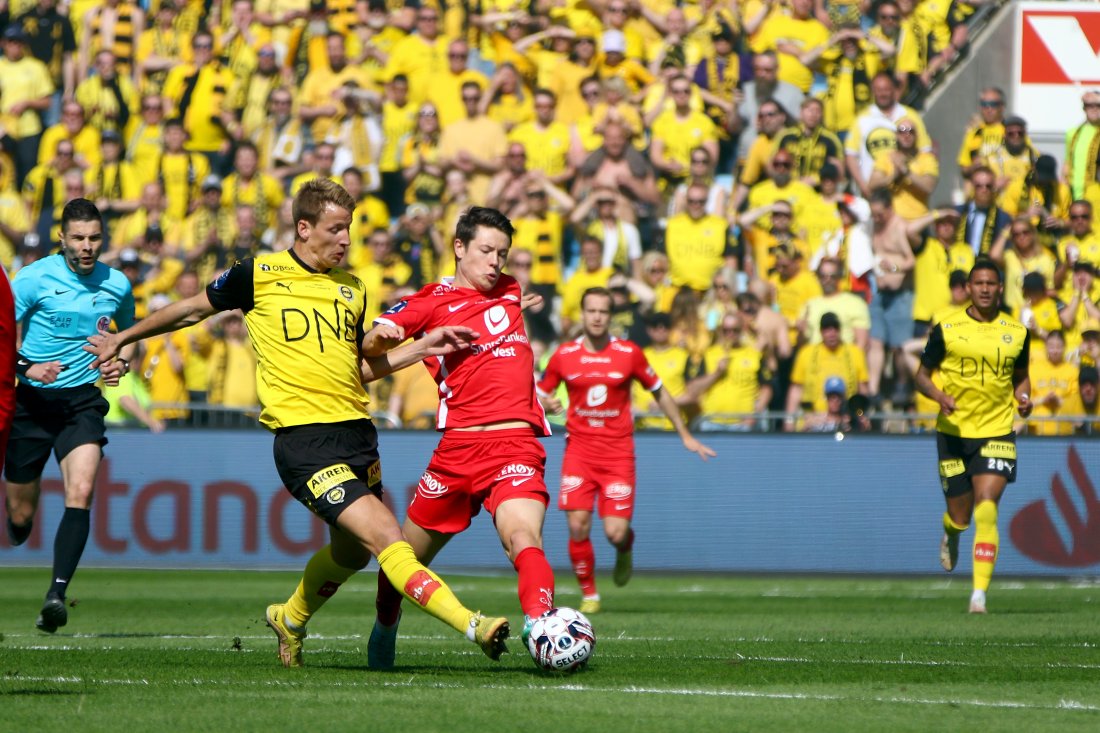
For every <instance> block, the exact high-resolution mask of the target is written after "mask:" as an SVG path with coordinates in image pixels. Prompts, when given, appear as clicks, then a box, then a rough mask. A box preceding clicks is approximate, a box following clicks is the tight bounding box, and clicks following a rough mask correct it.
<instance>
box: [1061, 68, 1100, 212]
mask: <svg viewBox="0 0 1100 733" xmlns="http://www.w3.org/2000/svg"><path fill="white" fill-rule="evenodd" d="M1081 107H1082V108H1083V109H1084V112H1085V121H1084V122H1082V123H1081V124H1080V125H1077V126H1076V127H1071V128H1070V129H1069V130H1067V131H1066V155H1065V158H1064V159H1063V162H1062V167H1063V172H1064V176H1065V179H1066V183H1068V184H1069V190H1070V193H1071V195H1072V196H1073V198H1074V200H1077V199H1079V198H1081V197H1082V196H1084V194H1085V188H1087V187H1088V185H1089V184H1090V183H1092V182H1094V181H1096V180H1097V173H1098V168H1097V163H1100V91H1097V90H1095V89H1090V90H1089V91H1087V92H1085V93H1084V94H1083V95H1082V96H1081Z"/></svg>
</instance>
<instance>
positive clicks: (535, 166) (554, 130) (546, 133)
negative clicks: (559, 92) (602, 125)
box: [508, 121, 569, 178]
mask: <svg viewBox="0 0 1100 733" xmlns="http://www.w3.org/2000/svg"><path fill="white" fill-rule="evenodd" d="M508 140H509V141H510V142H517V143H519V144H520V145H522V146H523V149H524V150H526V151H527V169H528V170H537V171H542V172H543V173H544V174H546V176H547V178H554V177H556V176H560V175H561V174H562V173H564V172H565V171H566V170H567V168H568V165H569V162H568V154H569V128H568V127H567V126H566V125H564V124H562V123H561V122H557V121H555V122H551V123H550V126H549V127H546V128H543V127H542V126H541V125H539V123H538V122H537V121H530V122H524V123H523V124H520V125H517V126H516V127H515V128H514V129H513V130H512V132H511V133H510V134H509V135H508Z"/></svg>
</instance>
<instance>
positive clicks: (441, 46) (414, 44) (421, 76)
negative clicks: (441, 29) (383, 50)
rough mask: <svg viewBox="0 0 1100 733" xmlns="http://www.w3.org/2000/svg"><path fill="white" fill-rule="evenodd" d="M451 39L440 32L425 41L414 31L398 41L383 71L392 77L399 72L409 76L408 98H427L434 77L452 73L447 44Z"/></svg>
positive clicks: (415, 100)
mask: <svg viewBox="0 0 1100 733" xmlns="http://www.w3.org/2000/svg"><path fill="white" fill-rule="evenodd" d="M448 45H450V39H449V38H446V37H444V36H442V35H441V36H438V37H437V38H436V39H435V40H434V41H426V40H425V39H424V38H422V37H421V36H419V35H417V34H416V33H413V34H411V35H408V36H406V37H405V38H402V39H401V40H400V41H398V42H397V43H396V44H395V45H394V47H393V50H392V51H391V52H390V57H389V59H388V60H387V61H386V68H385V71H384V72H383V75H384V77H385V79H386V81H389V80H390V79H392V78H393V77H394V76H396V75H397V74H404V75H405V76H406V77H408V79H409V100H410V101H411V102H412V103H413V104H416V103H418V102H421V101H423V100H425V99H427V98H428V96H429V94H430V90H431V84H432V80H433V79H438V78H439V77H441V76H443V75H445V74H447V73H449V72H448V69H447V46H448Z"/></svg>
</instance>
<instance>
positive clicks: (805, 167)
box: [775, 97, 844, 186]
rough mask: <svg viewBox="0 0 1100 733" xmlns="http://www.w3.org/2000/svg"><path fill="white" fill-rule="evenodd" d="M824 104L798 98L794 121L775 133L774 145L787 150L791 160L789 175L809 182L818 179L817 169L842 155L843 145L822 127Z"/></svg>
mask: <svg viewBox="0 0 1100 733" xmlns="http://www.w3.org/2000/svg"><path fill="white" fill-rule="evenodd" d="M824 114H825V107H824V105H823V103H822V102H821V100H820V99H817V98H816V97H809V98H807V99H804V100H802V106H801V107H800V109H799V114H798V124H797V125H794V126H792V127H788V128H786V129H784V130H782V131H780V132H779V134H778V135H776V137H775V147H776V149H777V150H778V149H780V148H782V149H783V150H786V151H787V152H788V153H790V154H791V157H792V159H793V162H794V171H793V176H794V177H795V178H797V179H799V180H801V181H802V182H803V183H805V184H807V185H809V186H817V185H818V184H819V183H820V181H821V169H822V168H823V167H824V166H825V165H827V164H830V165H832V166H834V168H835V167H836V166H840V165H841V163H842V161H843V159H844V146H843V144H842V143H841V142H840V138H838V137H837V136H836V135H835V134H834V133H833V132H832V131H831V130H830V129H828V128H826V127H825V126H824V125H823V124H822V121H823V119H824Z"/></svg>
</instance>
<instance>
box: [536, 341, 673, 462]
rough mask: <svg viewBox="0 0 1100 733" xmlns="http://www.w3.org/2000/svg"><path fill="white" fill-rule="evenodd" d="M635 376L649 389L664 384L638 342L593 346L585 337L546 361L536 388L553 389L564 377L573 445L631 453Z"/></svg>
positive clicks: (546, 391)
mask: <svg viewBox="0 0 1100 733" xmlns="http://www.w3.org/2000/svg"><path fill="white" fill-rule="evenodd" d="M635 379H637V380H638V381H639V382H641V384H642V386H643V387H645V388H646V389H648V390H649V391H651V392H652V391H654V390H656V389H658V388H659V387H660V386H661V378H660V377H658V376H657V373H656V372H654V371H653V367H651V366H650V365H649V361H648V360H647V359H646V358H645V354H643V353H642V348H641V347H640V346H638V345H637V344H635V343H634V342H632V341H626V340H622V339H616V338H612V339H611V342H610V343H608V345H607V346H605V347H604V348H603V349H602V350H600V351H597V352H592V351H589V350H588V349H586V348H585V346H584V343H583V337H582V338H580V339H577V340H576V341H570V342H569V343H565V344H562V345H561V346H559V347H558V349H557V351H555V352H554V353H553V355H552V356H551V357H550V361H549V362H547V364H546V372H545V373H544V374H543V376H542V379H541V380H539V383H538V389H539V391H540V392H542V393H543V394H547V395H548V394H553V392H554V390H555V389H557V387H558V385H559V384H561V383H562V382H565V388H566V390H568V392H569V414H568V416H567V417H566V421H565V429H566V432H567V433H568V435H569V438H570V439H571V440H570V448H575V447H578V446H585V447H589V448H590V450H591V451H594V452H596V453H598V454H599V455H601V456H607V455H627V454H628V455H631V456H633V455H634V439H633V437H634V416H633V414H632V413H631V409H630V383H631V381H632V380H635ZM573 439H576V440H573Z"/></svg>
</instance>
